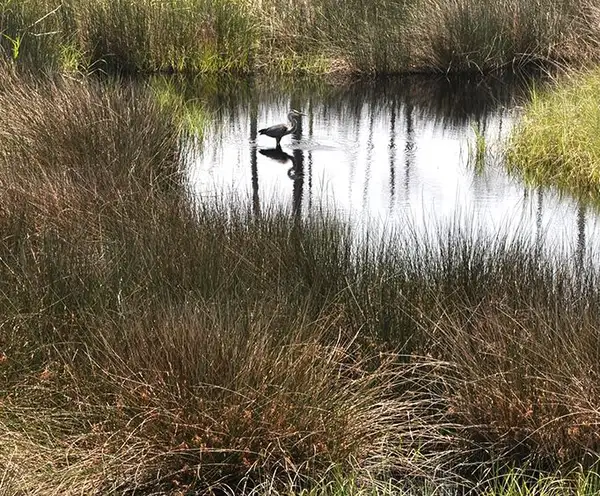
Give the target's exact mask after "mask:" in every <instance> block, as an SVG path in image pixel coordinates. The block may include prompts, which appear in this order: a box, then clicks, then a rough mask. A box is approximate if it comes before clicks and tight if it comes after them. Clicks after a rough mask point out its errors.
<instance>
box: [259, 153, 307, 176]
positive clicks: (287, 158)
mask: <svg viewBox="0 0 600 496" xmlns="http://www.w3.org/2000/svg"><path fill="white" fill-rule="evenodd" d="M258 152H259V153H260V154H261V155H264V156H265V157H269V158H270V159H271V160H275V161H276V162H279V163H280V164H286V163H288V162H291V163H292V166H291V167H290V168H289V169H288V171H287V175H288V177H289V178H290V179H293V180H295V179H297V177H298V171H297V170H296V160H295V159H294V156H293V155H290V154H289V153H286V152H284V151H283V150H282V149H281V148H263V149H261V150H258Z"/></svg>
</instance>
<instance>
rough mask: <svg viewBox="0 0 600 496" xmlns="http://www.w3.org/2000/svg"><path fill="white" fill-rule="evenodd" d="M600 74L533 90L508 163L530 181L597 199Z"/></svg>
mask: <svg viewBox="0 0 600 496" xmlns="http://www.w3.org/2000/svg"><path fill="white" fill-rule="evenodd" d="M599 95H600V72H598V71H597V70H595V71H590V72H586V73H579V74H575V75H567V76H563V77H562V78H560V79H559V80H558V81H557V82H556V84H555V85H554V86H553V87H552V88H550V89H546V90H545V91H533V94H532V100H531V102H530V103H529V104H528V105H527V107H526V108H525V112H524V115H523V119H522V120H521V122H520V124H519V125H518V126H517V128H516V129H515V131H514V132H513V134H512V137H511V140H510V141H509V144H508V151H507V156H508V163H509V165H510V166H511V168H512V170H513V171H515V172H516V173H518V174H519V175H522V176H523V177H524V178H525V180H527V181H529V182H531V183H534V184H542V185H550V186H558V187H559V188H561V189H563V190H566V191H569V192H575V193H576V194H579V195H583V196H584V197H588V198H591V199H593V200H597V198H598V194H599V193H600V142H599V141H598V136H599V134H600V110H599V109H598V103H597V102H598V97H599Z"/></svg>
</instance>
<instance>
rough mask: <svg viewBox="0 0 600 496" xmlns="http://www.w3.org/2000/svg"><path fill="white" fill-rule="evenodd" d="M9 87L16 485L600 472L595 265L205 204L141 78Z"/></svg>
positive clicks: (8, 298)
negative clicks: (134, 82)
mask: <svg viewBox="0 0 600 496" xmlns="http://www.w3.org/2000/svg"><path fill="white" fill-rule="evenodd" d="M0 103H1V106H2V108H3V109H4V110H5V111H4V112H3V113H2V115H1V116H0V129H1V132H0V138H1V139H0V157H1V159H2V164H1V167H0V171H1V184H2V189H1V192H0V194H1V196H2V198H1V200H2V201H1V203H0V204H1V209H2V210H1V212H2V215H1V219H2V223H1V224H0V240H1V241H0V258H1V259H2V264H1V266H0V272H1V277H0V280H1V281H2V290H1V292H0V308H1V312H2V320H1V326H2V327H1V328H2V333H1V335H0V336H1V337H0V339H1V341H0V345H1V347H2V355H1V360H0V374H1V381H0V384H1V386H0V398H1V400H2V402H1V409H0V438H1V439H2V443H1V444H0V446H1V448H0V467H1V471H2V479H1V480H2V482H1V486H0V488H1V490H2V491H3V492H4V494H54V493H55V492H56V491H60V492H61V493H62V494H81V493H86V494H148V493H151V492H152V491H155V492H157V491H158V492H161V491H162V492H163V493H172V494H176V491H181V492H184V493H185V491H188V493H191V492H192V491H203V490H206V489H207V488H208V487H211V486H220V487H221V488H224V487H228V488H230V490H231V491H233V492H236V493H239V492H241V491H242V487H241V485H243V486H244V487H246V488H251V487H256V486H258V487H259V488H260V490H261V491H264V492H268V491H276V490H279V491H284V492H285V491H288V492H289V491H299V490H301V489H302V488H304V489H306V490H310V488H311V487H312V486H313V485H314V484H317V487H318V488H320V489H313V491H321V492H322V493H324V494H327V491H329V490H331V491H333V493H336V491H337V492H338V493H339V492H341V493H342V494H345V493H346V492H347V493H348V494H353V493H357V492H361V491H365V490H367V488H369V489H368V490H369V491H372V492H373V493H374V494H375V493H377V492H379V493H381V492H383V493H386V492H388V493H390V492H393V491H395V490H399V489H398V487H397V486H389V484H390V482H387V484H388V486H386V482H385V481H389V480H396V481H411V480H412V481H422V482H421V486H419V487H421V489H419V492H423V491H425V489H423V488H426V487H427V484H432V483H435V484H440V483H442V482H444V483H446V484H449V485H450V484H459V485H460V487H463V488H469V487H472V486H473V485H477V480H479V479H482V478H483V479H484V480H489V479H490V477H489V474H490V473H495V472H494V471H499V473H500V471H501V469H500V468H499V467H501V466H503V465H506V466H512V465H515V466H523V465H526V466H529V467H531V469H532V470H538V471H539V470H546V471H550V472H552V471H556V470H559V469H562V470H565V472H563V475H562V476H561V478H560V479H556V481H560V484H558V482H556V481H555V483H556V484H557V486H556V487H560V488H561V490H562V491H566V490H567V489H565V488H567V487H571V486H568V483H569V482H568V481H569V480H571V481H572V483H573V484H575V485H577V484H583V483H582V482H581V481H582V480H585V481H586V482H585V484H588V483H590V484H591V482H589V481H591V480H592V479H590V477H591V475H589V474H591V473H592V472H586V473H587V474H588V475H586V476H582V475H581V471H580V469H577V467H578V466H582V467H587V468H591V467H593V466H594V464H595V461H596V459H595V453H597V452H598V449H599V446H598V444H599V442H600V439H599V438H598V433H597V429H596V426H597V424H598V422H599V421H600V419H599V418H598V411H600V408H599V407H600V405H598V398H600V395H599V394H598V393H599V391H598V384H600V381H599V379H600V377H599V375H600V368H599V366H598V364H599V363H600V360H598V358H599V357H598V353H599V352H600V348H599V347H598V329H600V322H599V321H598V319H600V312H599V310H600V309H599V308H598V305H599V304H598V302H600V298H599V296H600V295H599V294H598V291H599V290H598V287H599V285H598V279H599V277H600V274H599V272H598V270H597V268H596V267H595V266H594V265H593V264H592V263H591V261H584V262H583V265H580V266H578V267H577V270H576V271H575V270H573V267H570V266H569V265H564V264H560V263H558V262H557V261H556V260H554V259H553V258H552V257H551V256H541V255H540V253H539V252H538V251H537V249H536V247H535V246H534V245H533V244H532V243H531V242H530V241H529V240H527V239H525V238H518V237H517V238H516V239H512V240H509V239H508V238H505V237H503V236H497V237H487V236H476V235H475V236H473V233H466V232H462V231H461V230H460V229H458V228H457V229H448V230H440V231H438V232H437V233H436V235H435V236H433V237H432V238H431V239H429V240H422V239H419V238H412V239H411V238H410V237H408V238H406V237H402V238H394V237H393V236H392V237H390V238H389V239H387V240H383V241H381V243H379V244H377V245H376V246H371V245H356V244H355V243H354V242H353V237H352V235H351V234H352V233H351V232H349V230H348V228H347V227H345V226H344V225H343V224H341V223H339V222H337V221H336V220H335V219H332V218H326V217H315V218H312V219H306V220H305V221H302V222H299V221H298V220H297V219H294V217H293V216H291V215H289V213H287V212H282V211H278V210H274V211H269V210H268V209H267V210H266V211H265V210H263V213H262V216H261V217H259V218H257V217H254V216H253V215H252V214H251V213H250V211H247V210H245V208H244V207H243V206H237V207H236V206H233V207H232V206H231V205H224V204H219V203H218V202H215V203H209V204H200V205H195V206H194V205H193V202H191V201H190V199H189V198H188V196H187V193H186V189H185V188H184V187H183V184H182V176H181V169H180V167H181V163H180V159H179V156H178V153H179V132H178V130H177V129H178V128H177V126H176V125H174V123H173V116H172V113H171V112H170V111H169V112H168V111H166V110H165V108H164V106H163V107H161V105H159V104H158V103H157V102H156V100H155V98H154V96H153V93H151V92H150V91H149V90H148V89H145V88H144V87H141V88H137V89H131V88H128V87H123V86H122V85H120V84H119V85H110V84H109V85H106V84H102V85H101V84H99V83H96V82H93V81H91V80H84V81H77V80H71V79H63V78H55V79H54V80H53V81H43V82H40V81H39V80H28V79H27V78H24V77H23V76H14V75H11V73H10V72H8V71H7V72H6V73H5V74H4V75H3V80H2V84H1V86H0ZM509 473H511V472H509ZM532 473H535V472H532ZM485 474H488V475H487V476H486V475H485ZM573 474H575V475H573ZM577 474H580V475H577ZM581 477H584V479H581ZM503 480H504V479H503ZM526 480H527V479H526V478H523V479H519V481H520V482H518V484H525V482H522V481H526ZM336 481H337V482H336ZM351 481H355V484H356V485H355V486H354V489H352V487H353V486H352V484H353V483H352V482H351ZM378 481H379V482H378ZM578 481H579V482H578ZM406 483H408V482H406ZM332 484H333V485H332ZM336 484H337V485H336ZM403 484H404V483H403ZM502 484H505V482H501V483H500V482H499V483H498V486H497V487H496V486H493V485H492V486H488V487H487V488H484V489H485V490H488V491H499V494H510V491H509V490H508V489H506V490H505V489H502V488H503V487H504V486H503V485H502ZM506 484H508V483H506ZM515 484H517V483H515ZM535 484H542V485H543V484H544V482H543V479H540V480H537V482H536V483H535ZM386 487H387V489H386ZM394 487H396V489H394ZM494 487H496V489H494ZM506 487H508V486H506ZM510 487H513V489H511V490H514V487H516V486H514V485H513V486H510ZM540 487H542V486H540ZM553 487H554V486H553ZM407 491H408V489H407ZM414 491H417V490H416V489H415V490H413V493H414ZM490 494H497V493H494V492H492V493H490Z"/></svg>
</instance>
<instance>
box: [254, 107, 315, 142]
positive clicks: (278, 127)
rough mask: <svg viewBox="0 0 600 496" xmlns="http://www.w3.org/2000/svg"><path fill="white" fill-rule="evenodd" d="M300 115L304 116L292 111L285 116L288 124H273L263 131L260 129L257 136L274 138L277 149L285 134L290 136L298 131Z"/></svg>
mask: <svg viewBox="0 0 600 496" xmlns="http://www.w3.org/2000/svg"><path fill="white" fill-rule="evenodd" d="M301 115H306V114H303V113H302V112H298V111H297V110H294V109H292V110H290V113H289V114H288V115H287V118H288V124H275V125H274V126H269V127H266V128H264V129H260V130H259V131H258V134H265V135H266V136H269V137H270V138H275V139H276V140H277V148H279V147H280V146H281V145H280V142H281V138H283V137H284V136H285V135H287V134H292V133H293V132H294V131H296V129H298V124H299V121H300V116H301Z"/></svg>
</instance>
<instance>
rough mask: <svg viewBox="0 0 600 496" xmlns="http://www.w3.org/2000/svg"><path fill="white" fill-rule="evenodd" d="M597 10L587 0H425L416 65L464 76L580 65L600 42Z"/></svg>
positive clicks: (416, 29)
mask: <svg viewBox="0 0 600 496" xmlns="http://www.w3.org/2000/svg"><path fill="white" fill-rule="evenodd" d="M592 12H595V7H594V6H593V5H592V4H591V3H590V2H588V1H586V0H583V1H582V0H566V1H561V2H543V1H542V2H540V1H537V0H531V1H529V0H528V1H524V2H523V1H516V0H506V1H501V2H493V1H488V0H456V1H450V2H439V1H437V0H424V1H421V2H419V3H417V4H416V6H415V8H414V10H413V12H412V15H413V20H412V23H411V31H410V32H409V34H408V37H409V39H413V40H414V41H415V42H414V43H413V44H411V46H412V52H411V54H412V56H411V58H412V60H413V62H414V63H415V65H416V66H417V67H422V68H430V69H433V70H440V71H459V72H460V71H478V72H487V71H489V70H493V69H497V68H501V67H510V68H513V69H514V68H521V67H528V66H542V67H545V66H548V65H549V64H555V63H559V64H563V63H567V64H569V63H576V62H578V61H580V60H582V59H584V58H587V57H590V54H591V53H592V52H593V50H594V47H596V46H597V44H598V40H599V39H600V38H599V34H600V32H599V31H598V24H597V12H596V13H594V14H592ZM592 58H593V57H592Z"/></svg>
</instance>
